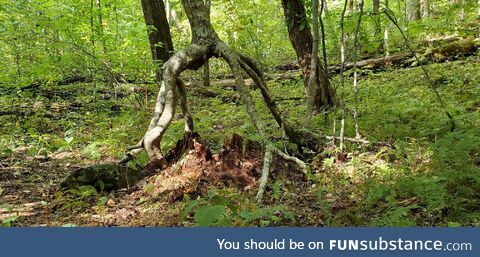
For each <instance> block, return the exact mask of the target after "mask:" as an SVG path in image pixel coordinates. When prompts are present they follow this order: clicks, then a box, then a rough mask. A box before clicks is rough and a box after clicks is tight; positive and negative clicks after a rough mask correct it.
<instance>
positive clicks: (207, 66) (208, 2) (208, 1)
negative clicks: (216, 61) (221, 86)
mask: <svg viewBox="0 0 480 257" xmlns="http://www.w3.org/2000/svg"><path fill="white" fill-rule="evenodd" d="M205 6H206V7H207V12H208V15H210V9H211V6H212V2H211V0H205ZM203 86H204V87H209V86H210V61H209V60H207V61H206V62H205V64H204V65H203Z"/></svg>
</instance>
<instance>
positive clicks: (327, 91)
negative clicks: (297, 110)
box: [282, 0, 337, 111]
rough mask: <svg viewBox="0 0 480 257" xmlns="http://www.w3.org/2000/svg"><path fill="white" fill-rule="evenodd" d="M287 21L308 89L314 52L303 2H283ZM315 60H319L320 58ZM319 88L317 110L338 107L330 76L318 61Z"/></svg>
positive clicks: (316, 97) (296, 0) (316, 96)
mask: <svg viewBox="0 0 480 257" xmlns="http://www.w3.org/2000/svg"><path fill="white" fill-rule="evenodd" d="M282 6H283V11H284V16H285V21H286V25H287V29H288V35H289V38H290V42H291V44H292V46H293V48H294V49H295V53H296V55H297V58H298V62H299V64H300V67H301V69H302V76H303V79H304V85H305V88H306V89H307V88H308V80H309V78H310V71H311V69H310V64H311V57H312V50H313V37H312V33H311V32H310V26H309V24H308V21H307V16H306V14H305V6H304V5H303V2H302V1H301V0H282ZM315 58H317V59H318V56H316V57H315ZM316 63H317V65H316V67H317V70H316V72H317V74H318V76H317V82H316V85H317V88H316V90H315V91H316V95H315V96H314V97H315V100H314V101H315V110H316V111H320V110H321V109H322V108H324V107H330V106H335V105H337V99H336V94H335V90H334V88H333V87H332V86H331V85H330V81H329V79H328V74H327V72H326V70H325V68H324V66H323V64H322V61H320V60H317V62H316Z"/></svg>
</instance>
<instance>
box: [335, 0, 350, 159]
mask: <svg viewBox="0 0 480 257" xmlns="http://www.w3.org/2000/svg"><path fill="white" fill-rule="evenodd" d="M347 2H348V0H345V4H344V6H343V10H342V16H341V19H340V63H341V65H340V67H341V68H340V84H341V87H342V95H341V97H340V101H341V107H342V111H341V121H340V152H341V153H343V148H344V138H345V104H344V96H345V76H344V74H343V72H344V69H345V12H346V10H347ZM334 136H335V135H334Z"/></svg>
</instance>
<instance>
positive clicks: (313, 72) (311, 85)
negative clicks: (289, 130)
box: [305, 0, 323, 127]
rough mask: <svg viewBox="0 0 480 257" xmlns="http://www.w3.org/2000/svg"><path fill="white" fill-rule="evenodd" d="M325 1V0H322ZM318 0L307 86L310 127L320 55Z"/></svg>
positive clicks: (314, 5)
mask: <svg viewBox="0 0 480 257" xmlns="http://www.w3.org/2000/svg"><path fill="white" fill-rule="evenodd" d="M321 1H323V0H321ZM318 17H319V15H318V0H312V19H313V24H312V29H313V45H312V57H313V58H310V77H309V79H308V87H307V92H308V93H307V117H306V121H305V125H306V127H310V122H311V120H312V115H313V107H314V101H315V95H316V92H315V89H316V85H315V84H316V82H317V69H316V67H317V65H318V64H317V60H318V58H317V56H318V43H319V41H320V40H319V35H318V34H319V33H318Z"/></svg>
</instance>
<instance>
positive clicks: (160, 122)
mask: <svg viewBox="0 0 480 257" xmlns="http://www.w3.org/2000/svg"><path fill="white" fill-rule="evenodd" d="M182 5H183V8H184V10H185V13H186V15H187V18H188V20H189V23H190V27H191V32H192V40H191V43H190V45H189V46H187V47H186V48H184V49H182V50H180V51H178V52H177V53H175V54H174V55H172V56H171V57H170V58H169V59H168V61H167V62H165V63H164V65H163V80H162V83H161V87H160V91H159V93H158V97H157V103H156V106H155V113H154V115H153V117H152V119H151V121H150V125H149V128H148V130H147V132H146V133H145V136H144V139H143V140H142V142H143V143H142V144H140V145H137V146H136V147H135V149H134V150H138V149H139V148H142V147H143V148H144V149H145V151H146V152H147V155H148V157H149V159H150V161H151V163H153V164H155V165H158V166H160V167H164V165H165V164H166V161H165V158H164V157H163V155H162V152H161V149H160V145H161V140H162V137H163V135H164V133H165V131H166V129H167V128H168V126H169V125H170V122H171V121H172V119H173V117H174V114H175V109H176V103H177V101H179V100H180V102H181V106H185V107H186V106H187V103H186V98H184V97H182V94H183V95H185V94H184V89H182V88H181V87H180V86H179V85H181V83H179V81H180V80H179V76H180V74H181V73H182V72H183V71H185V70H187V69H189V70H197V69H199V68H200V67H202V66H203V65H204V64H205V62H206V61H207V60H208V59H210V58H212V57H219V58H222V59H223V60H225V61H226V62H227V63H228V65H229V67H230V70H231V71H232V73H233V76H234V79H235V82H236V84H237V86H238V89H239V92H240V98H241V99H242V101H243V103H244V104H245V107H246V110H247V114H248V116H249V117H250V119H251V121H252V123H253V125H254V127H255V129H256V130H257V132H258V133H259V135H260V136H261V137H262V139H263V142H264V144H265V149H266V153H265V158H264V169H263V174H262V177H264V175H265V173H268V170H269V167H270V163H271V159H272V154H273V153H275V154H278V155H279V156H280V157H282V158H284V159H286V160H289V161H293V162H295V163H297V164H298V165H299V166H300V167H301V168H302V169H303V170H304V171H305V172H306V166H305V163H304V162H302V161H301V160H299V159H297V158H295V157H291V156H289V155H287V154H285V153H283V152H282V151H281V150H279V149H278V148H277V147H276V146H274V145H273V144H272V143H271V142H270V141H269V140H268V137H267V135H266V132H265V126H264V124H263V121H262V120H260V119H259V117H258V115H257V111H256V109H255V105H254V103H253V100H252V96H251V95H250V92H249V89H248V87H247V86H246V85H245V81H244V79H243V77H242V73H241V72H242V69H243V70H244V71H245V72H246V73H247V74H248V75H249V76H250V77H251V78H252V79H253V80H254V81H255V83H256V84H257V86H258V88H259V89H260V91H261V93H262V96H263V98H264V100H265V102H266V104H267V106H268V108H269V109H270V112H271V113H272V115H273V116H274V118H275V120H276V121H277V123H278V125H279V126H280V127H281V128H282V129H283V130H284V132H285V134H286V135H287V136H288V137H289V139H291V140H292V141H298V140H299V138H300V137H299V136H297V135H296V133H295V132H294V131H293V130H292V129H291V128H290V126H289V125H288V124H287V123H286V122H285V121H284V119H283V118H282V117H281V115H280V113H279V112H278V110H277V108H276V105H275V102H274V101H273V99H272V98H271V97H270V95H269V92H268V88H267V87H266V82H265V78H264V76H263V73H262V71H261V70H260V68H259V66H258V65H257V64H256V62H255V61H254V60H253V59H251V58H249V57H247V56H245V55H242V54H240V53H238V52H236V51H235V50H233V49H231V48H230V47H228V46H227V45H226V44H225V43H224V42H223V41H222V40H220V38H219V37H218V35H217V33H216V32H215V30H214V29H213V27H212V24H211V23H210V15H209V13H208V9H207V6H206V5H205V3H204V1H203V0H182ZM182 91H183V92H182ZM182 99H183V100H182ZM182 102H183V103H182ZM191 129H192V128H190V127H189V126H188V124H187V125H186V126H185V130H186V132H190V131H191ZM261 184H263V186H264V183H261ZM260 191H261V190H259V192H260ZM260 195H261V194H260Z"/></svg>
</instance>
